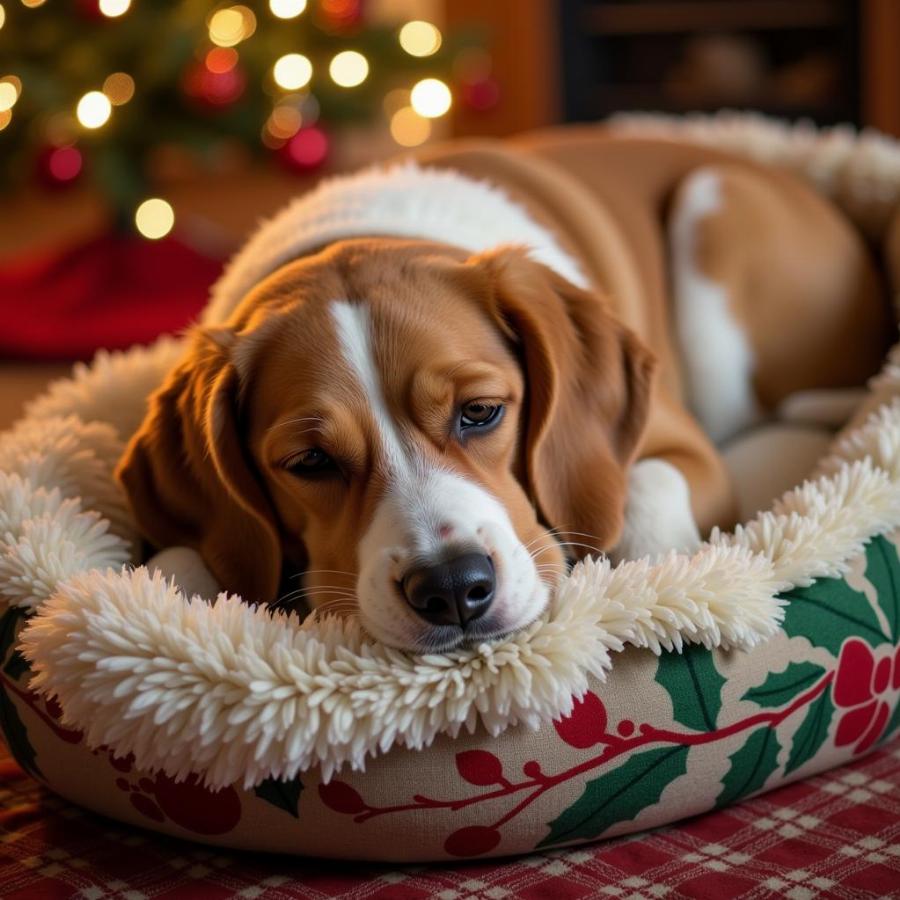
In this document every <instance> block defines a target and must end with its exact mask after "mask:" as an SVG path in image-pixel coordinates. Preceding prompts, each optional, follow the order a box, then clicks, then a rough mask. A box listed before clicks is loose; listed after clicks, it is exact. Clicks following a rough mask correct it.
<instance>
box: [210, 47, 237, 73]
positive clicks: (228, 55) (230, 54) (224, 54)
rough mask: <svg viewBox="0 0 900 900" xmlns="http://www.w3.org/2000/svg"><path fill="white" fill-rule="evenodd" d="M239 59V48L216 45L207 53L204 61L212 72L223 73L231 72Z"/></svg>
mask: <svg viewBox="0 0 900 900" xmlns="http://www.w3.org/2000/svg"><path fill="white" fill-rule="evenodd" d="M239 59H240V57H239V56H238V52H237V50H234V49H232V48H231V47H214V48H213V49H212V50H210V51H209V53H207V54H206V58H205V59H204V63H205V64H206V68H207V69H209V71H210V72H215V74H216V75H222V74H224V73H225V72H230V71H231V70H232V69H233V68H234V67H235V66H236V65H237V63H238V60H239Z"/></svg>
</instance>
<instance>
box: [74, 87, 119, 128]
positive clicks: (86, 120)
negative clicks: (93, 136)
mask: <svg viewBox="0 0 900 900" xmlns="http://www.w3.org/2000/svg"><path fill="white" fill-rule="evenodd" d="M111 114H112V104H111V103H110V102H109V97H107V96H106V94H104V93H102V92H101V91H88V92H87V93H86V94H85V95H84V96H83V97H82V98H81V99H80V100H79V101H78V106H77V107H76V108H75V115H76V116H77V117H78V121H79V122H81V124H82V125H83V126H84V127H85V128H100V127H101V126H102V125H105V124H106V123H107V122H108V121H109V117H110V115H111Z"/></svg>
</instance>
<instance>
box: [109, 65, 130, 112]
mask: <svg viewBox="0 0 900 900" xmlns="http://www.w3.org/2000/svg"><path fill="white" fill-rule="evenodd" d="M103 93H104V94H106V96H107V97H109V102H110V103H112V105H113V106H122V104H124V103H127V102H128V101H129V100H130V99H131V98H132V97H133V96H134V79H133V78H132V77H131V76H130V75H129V74H128V73H127V72H113V73H112V75H109V76H107V78H106V80H105V81H104V82H103Z"/></svg>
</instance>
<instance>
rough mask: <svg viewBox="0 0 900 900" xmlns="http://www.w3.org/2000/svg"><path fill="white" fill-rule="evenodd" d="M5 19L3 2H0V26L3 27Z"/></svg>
mask: <svg viewBox="0 0 900 900" xmlns="http://www.w3.org/2000/svg"><path fill="white" fill-rule="evenodd" d="M5 21H6V10H5V9H4V8H3V4H2V3H0V28H2V27H3V23H4V22H5Z"/></svg>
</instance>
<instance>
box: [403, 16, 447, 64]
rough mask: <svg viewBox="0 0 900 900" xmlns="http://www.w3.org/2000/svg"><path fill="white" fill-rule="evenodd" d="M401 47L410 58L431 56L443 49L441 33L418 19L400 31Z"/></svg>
mask: <svg viewBox="0 0 900 900" xmlns="http://www.w3.org/2000/svg"><path fill="white" fill-rule="evenodd" d="M399 37H400V46H401V47H402V48H403V49H404V50H405V51H406V52H407V53H408V54H409V55H410V56H431V55H432V54H433V53H437V52H438V50H440V48H441V33H440V31H439V30H438V29H437V28H436V27H435V26H434V25H432V24H431V22H423V21H422V20H421V19H416V20H415V21H412V22H407V23H406V24H405V25H404V26H403V27H402V28H401V29H400V36H399Z"/></svg>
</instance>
